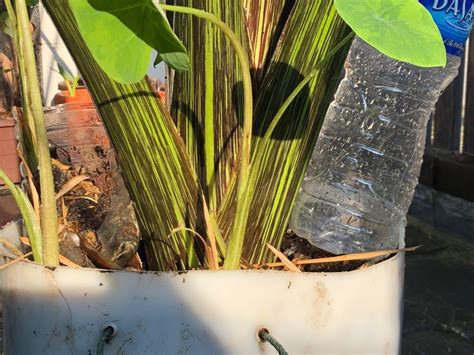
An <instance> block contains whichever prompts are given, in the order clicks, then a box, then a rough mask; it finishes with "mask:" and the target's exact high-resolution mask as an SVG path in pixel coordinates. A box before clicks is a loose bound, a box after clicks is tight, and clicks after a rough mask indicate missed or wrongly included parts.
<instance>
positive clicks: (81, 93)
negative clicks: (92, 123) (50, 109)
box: [53, 87, 92, 105]
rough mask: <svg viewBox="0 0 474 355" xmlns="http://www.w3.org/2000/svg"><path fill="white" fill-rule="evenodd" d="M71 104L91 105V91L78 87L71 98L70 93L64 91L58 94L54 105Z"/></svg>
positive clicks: (54, 99)
mask: <svg viewBox="0 0 474 355" xmlns="http://www.w3.org/2000/svg"><path fill="white" fill-rule="evenodd" d="M69 103H73V104H85V105H91V104H92V98H91V95H90V94H89V91H88V90H87V88H85V87H78V88H77V89H76V93H75V95H74V96H70V95H69V91H67V90H62V91H60V92H58V93H57V94H56V96H54V98H53V104H54V105H60V104H69Z"/></svg>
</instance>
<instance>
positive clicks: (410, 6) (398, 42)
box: [334, 0, 446, 67]
mask: <svg viewBox="0 0 474 355" xmlns="http://www.w3.org/2000/svg"><path fill="white" fill-rule="evenodd" d="M334 3H335V6H336V8H337V11H338V12H339V15H340V16H341V17H342V18H343V19H344V21H346V22H347V24H348V25H349V26H351V27H352V29H353V30H354V32H355V33H356V34H357V35H358V36H359V37H360V38H362V39H363V40H364V41H366V42H367V43H369V44H370V45H372V46H373V47H375V48H377V49H378V50H379V51H380V52H382V53H384V54H385V55H388V56H390V57H392V58H394V59H397V60H400V61H403V62H407V63H411V64H414V65H418V66H420V67H435V66H445V65H446V50H445V48H444V43H443V39H442V37H441V34H440V32H439V29H438V27H437V26H436V23H435V22H434V20H433V18H432V17H431V14H430V13H429V12H428V10H427V9H425V7H424V6H423V5H422V4H420V3H419V2H418V0H334Z"/></svg>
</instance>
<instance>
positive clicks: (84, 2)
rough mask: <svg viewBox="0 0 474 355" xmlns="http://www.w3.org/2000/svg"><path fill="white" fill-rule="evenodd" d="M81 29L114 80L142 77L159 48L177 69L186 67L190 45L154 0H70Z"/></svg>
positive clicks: (163, 55) (130, 79) (91, 49)
mask: <svg viewBox="0 0 474 355" xmlns="http://www.w3.org/2000/svg"><path fill="white" fill-rule="evenodd" d="M70 4H71V7H72V9H73V12H74V16H75V17H76V20H77V23H78V27H79V30H80V32H81V35H82V37H83V38H84V40H85V42H86V44H87V46H88V47H89V49H90V51H91V53H92V55H93V57H94V59H95V60H96V61H97V63H98V64H99V65H100V66H101V68H102V69H103V70H104V71H105V72H106V73H107V74H108V75H109V76H110V77H111V78H112V79H114V80H116V81H119V82H122V83H125V84H129V83H134V82H137V81H139V80H140V79H142V78H143V77H144V76H145V74H146V73H147V70H148V64H149V61H150V57H151V52H152V50H153V49H155V50H156V51H157V52H158V53H160V56H161V58H163V60H164V61H165V62H166V63H167V64H168V65H169V66H171V67H172V68H173V69H175V70H178V71H185V70H188V69H189V66H190V62H189V58H188V55H187V53H186V48H185V47H184V46H183V44H182V43H181V42H180V40H179V39H178V37H176V35H175V34H174V32H173V30H172V29H171V26H170V25H169V23H168V20H167V19H166V15H165V13H164V12H163V10H162V9H161V8H160V7H159V5H158V4H157V5H155V4H154V1H152V0H114V1H110V0H70Z"/></svg>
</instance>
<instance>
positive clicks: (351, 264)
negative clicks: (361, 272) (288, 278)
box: [281, 232, 387, 272]
mask: <svg viewBox="0 0 474 355" xmlns="http://www.w3.org/2000/svg"><path fill="white" fill-rule="evenodd" d="M281 251H282V252H283V254H284V255H285V256H286V257H287V258H288V259H289V260H290V261H292V262H295V261H298V260H307V259H320V258H329V257H333V256H335V255H334V254H331V253H329V252H327V251H324V250H322V249H319V248H317V247H315V246H314V245H312V244H310V243H309V242H308V241H307V240H306V239H303V238H300V237H298V236H297V235H296V234H294V233H291V232H290V233H288V234H287V236H286V238H285V239H284V240H283V243H282V246H281ZM385 259H387V257H385V258H383V259H382V260H385ZM378 261H381V260H378ZM366 263H367V260H352V261H342V262H336V263H332V262H328V263H317V264H308V265H298V268H300V270H301V271H305V272H342V271H352V270H357V269H359V268H361V267H363V265H365V264H366Z"/></svg>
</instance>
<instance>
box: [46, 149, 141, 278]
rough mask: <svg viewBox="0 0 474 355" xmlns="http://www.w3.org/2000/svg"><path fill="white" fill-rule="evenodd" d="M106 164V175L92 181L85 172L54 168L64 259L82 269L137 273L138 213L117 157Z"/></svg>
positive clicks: (56, 165)
mask: <svg viewBox="0 0 474 355" xmlns="http://www.w3.org/2000/svg"><path fill="white" fill-rule="evenodd" d="M105 160H106V164H107V165H108V168H107V169H106V171H104V170H102V172H100V173H97V174H95V175H90V176H88V175H85V174H84V173H87V171H86V169H84V167H75V166H70V165H68V164H67V163H65V162H61V161H59V160H56V161H54V162H53V171H54V182H55V190H56V192H57V196H56V197H57V208H58V212H59V213H58V215H59V218H60V220H59V223H60V226H59V230H60V254H61V255H62V256H63V257H64V258H66V259H67V260H70V261H71V262H72V263H75V264H78V265H80V266H83V267H100V268H109V269H122V268H127V267H132V268H136V267H137V265H141V263H140V262H138V261H137V258H136V254H137V249H138V244H139V233H138V227H137V223H136V218H135V213H134V210H133V207H132V204H131V201H130V198H129V195H128V192H127V190H126V189H125V186H124V182H123V180H122V178H121V176H120V174H119V173H118V168H117V166H116V164H115V159H114V157H111V156H110V155H109V156H108V157H107V159H105ZM112 207H113V208H112Z"/></svg>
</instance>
